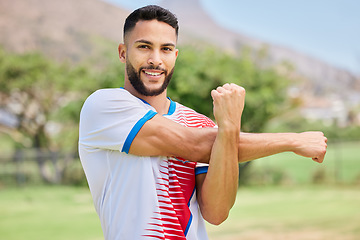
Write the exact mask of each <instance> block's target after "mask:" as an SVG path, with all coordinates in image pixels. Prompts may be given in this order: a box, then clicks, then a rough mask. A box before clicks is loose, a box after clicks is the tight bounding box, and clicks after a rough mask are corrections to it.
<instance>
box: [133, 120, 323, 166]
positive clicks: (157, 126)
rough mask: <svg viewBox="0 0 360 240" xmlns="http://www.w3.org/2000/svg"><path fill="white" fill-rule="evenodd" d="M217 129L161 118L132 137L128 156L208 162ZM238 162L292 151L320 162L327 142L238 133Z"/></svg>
mask: <svg viewBox="0 0 360 240" xmlns="http://www.w3.org/2000/svg"><path fill="white" fill-rule="evenodd" d="M216 135H217V129H216V128H188V127H184V126H182V125H180V124H178V123H175V122H173V121H171V120H169V119H167V118H165V117H163V116H160V115H155V116H154V118H152V119H151V120H149V121H147V122H146V123H145V124H144V126H143V127H142V129H141V130H140V131H139V133H138V134H137V136H136V137H135V138H134V140H133V142H132V144H131V147H130V151H129V153H131V154H134V155H139V156H177V157H182V158H184V159H187V160H190V161H194V162H204V163H208V162H209V159H210V153H211V149H212V146H213V144H214V141H215V138H216ZM240 136H241V137H240V143H239V158H238V160H239V162H246V161H251V160H254V159H258V158H262V157H266V156H270V155H274V154H278V153H282V152H293V153H295V154H298V155H300V156H303V157H307V158H312V159H313V160H314V161H316V162H320V163H321V162H322V161H323V160H324V156H325V153H326V148H327V144H326V142H327V139H326V137H325V136H324V134H323V133H322V132H303V133H240Z"/></svg>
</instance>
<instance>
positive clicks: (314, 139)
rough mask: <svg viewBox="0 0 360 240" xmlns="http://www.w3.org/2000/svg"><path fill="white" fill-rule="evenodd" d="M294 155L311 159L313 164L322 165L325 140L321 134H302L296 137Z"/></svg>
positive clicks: (325, 146)
mask: <svg viewBox="0 0 360 240" xmlns="http://www.w3.org/2000/svg"><path fill="white" fill-rule="evenodd" d="M294 140H295V149H294V150H293V152H294V153H296V154H298V155H300V156H303V157H311V158H312V159H313V160H314V161H315V162H318V163H322V162H323V161H324V157H325V153H326V148H327V144H326V143H327V138H326V137H325V136H324V133H322V132H303V133H298V134H297V135H296V138H295V139H294Z"/></svg>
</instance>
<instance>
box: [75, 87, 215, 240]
mask: <svg viewBox="0 0 360 240" xmlns="http://www.w3.org/2000/svg"><path fill="white" fill-rule="evenodd" d="M170 101H171V100H170ZM155 114H157V113H156V111H155V109H154V108H153V107H152V106H150V105H149V104H148V103H146V102H145V101H143V100H141V99H139V98H136V97H134V96H133V95H131V94H130V93H129V92H128V91H126V90H125V89H121V88H119V89H102V90H98V91H96V92H95V93H93V94H92V95H90V96H89V97H88V99H87V100H86V101H85V103H84V105H83V108H82V110H81V114H80V127H79V129H80V130H79V154H80V160H81V163H82V165H83V168H84V171H85V175H86V178H87V181H88V184H89V188H90V191H91V194H92V197H93V201H94V205H95V209H96V211H97V213H98V215H99V218H100V222H101V226H102V230H103V233H104V237H105V239H109V240H110V239H111V240H114V239H169V240H173V239H189V240H192V239H194V240H195V239H207V234H206V229H205V223H204V220H203V218H202V216H201V213H200V210H199V206H198V203H197V200H196V190H195V175H196V174H200V173H204V172H206V171H207V167H206V166H199V165H198V166H197V164H196V163H194V162H189V161H186V160H184V159H180V158H175V157H164V156H158V157H146V156H135V155H132V154H129V149H130V146H131V143H132V141H133V139H134V138H135V137H136V134H137V133H138V132H139V130H140V129H141V127H142V126H143V125H144V124H145V123H146V121H148V120H150V119H151V118H152V117H153V116H154V115H155ZM164 116H165V117H167V118H169V119H171V120H173V121H175V122H177V123H179V124H182V125H184V126H187V127H198V128H203V127H215V124H214V123H213V122H212V121H211V120H210V119H209V118H207V117H205V116H203V115H201V114H199V113H196V112H195V111H193V110H192V109H190V108H187V107H185V106H183V105H181V104H179V103H176V102H173V101H171V103H170V107H169V111H168V113H167V114H166V115H164Z"/></svg>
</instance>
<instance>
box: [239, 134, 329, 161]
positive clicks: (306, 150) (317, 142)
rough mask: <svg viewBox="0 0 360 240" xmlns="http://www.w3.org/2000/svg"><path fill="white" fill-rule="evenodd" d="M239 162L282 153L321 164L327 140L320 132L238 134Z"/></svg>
mask: <svg viewBox="0 0 360 240" xmlns="http://www.w3.org/2000/svg"><path fill="white" fill-rule="evenodd" d="M240 136H241V137H240V139H241V140H240V142H239V155H238V160H239V162H246V161H250V160H254V159H258V158H262V157H266V156H270V155H274V154H277V153H282V152H293V153H295V154H298V155H300V156H303V157H307V158H312V159H313V160H314V161H316V162H319V163H321V162H322V161H323V160H324V157H325V153H326V148H327V144H326V142H327V139H326V137H325V136H324V134H323V133H322V132H302V133H240Z"/></svg>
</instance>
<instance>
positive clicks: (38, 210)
mask: <svg viewBox="0 0 360 240" xmlns="http://www.w3.org/2000/svg"><path fill="white" fill-rule="evenodd" d="M0 216H1V217H0V236H1V237H0V238H1V239H6V240H15V239H16V240H20V239H29V240H31V239H34V240H35V239H36V240H41V239H44V240H48V239H53V240H60V239H61V240H62V239H63V240H65V239H69V240H71V239H77V240H81V239H83V240H96V239H103V237H102V232H101V226H100V221H99V220H98V217H97V215H96V212H95V210H94V207H93V205H92V199H91V196H90V193H89V190H88V189H86V188H75V187H31V188H19V189H15V188H13V189H3V190H0Z"/></svg>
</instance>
